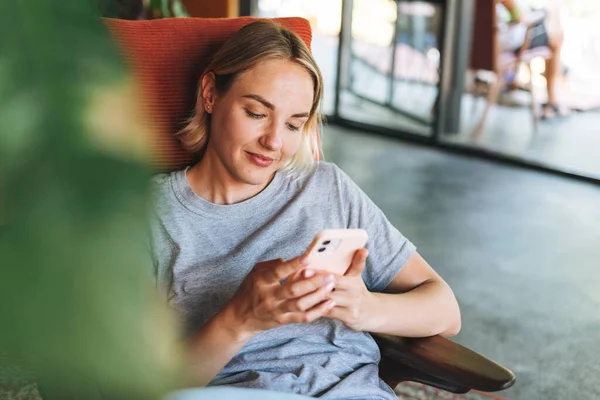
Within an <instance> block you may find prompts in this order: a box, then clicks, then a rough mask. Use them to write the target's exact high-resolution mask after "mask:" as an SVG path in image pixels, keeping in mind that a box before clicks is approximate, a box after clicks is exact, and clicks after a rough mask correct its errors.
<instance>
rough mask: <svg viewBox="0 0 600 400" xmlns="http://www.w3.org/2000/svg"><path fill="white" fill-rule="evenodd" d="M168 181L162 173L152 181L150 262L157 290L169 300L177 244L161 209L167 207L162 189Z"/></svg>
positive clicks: (149, 225)
mask: <svg viewBox="0 0 600 400" xmlns="http://www.w3.org/2000/svg"><path fill="white" fill-rule="evenodd" d="M166 182H167V180H166V177H165V176H162V175H159V176H156V177H155V178H153V181H152V201H151V206H150V210H149V213H148V214H149V218H148V255H149V257H148V262H149V264H150V265H149V266H150V270H151V272H152V274H153V278H154V281H155V283H156V289H157V291H158V292H159V294H160V295H161V297H163V298H164V299H167V300H168V298H169V295H170V290H171V286H172V284H173V270H172V266H171V263H172V260H173V255H174V253H175V248H176V246H175V245H174V243H173V241H172V239H171V237H170V236H169V234H168V232H167V230H166V228H165V226H164V224H163V223H162V218H161V209H164V208H165V204H163V203H164V202H165V200H164V197H165V196H164V195H163V193H162V190H163V189H164V186H165V185H166Z"/></svg>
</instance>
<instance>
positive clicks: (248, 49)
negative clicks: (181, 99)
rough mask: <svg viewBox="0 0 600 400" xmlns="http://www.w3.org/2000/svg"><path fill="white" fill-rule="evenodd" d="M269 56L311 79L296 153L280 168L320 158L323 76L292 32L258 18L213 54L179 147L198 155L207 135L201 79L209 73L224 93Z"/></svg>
mask: <svg viewBox="0 0 600 400" xmlns="http://www.w3.org/2000/svg"><path fill="white" fill-rule="evenodd" d="M270 59H286V60H290V61H293V62H295V63H297V64H299V65H300V66H302V67H303V68H304V69H305V70H306V71H307V72H308V73H309V74H310V76H311V77H312V80H313V103H312V106H311V109H310V113H309V117H308V120H307V121H306V123H305V124H304V127H303V131H302V141H301V144H300V147H299V148H298V150H297V151H296V153H295V154H294V155H293V156H292V158H291V159H290V161H288V163H287V164H286V165H285V166H284V168H283V170H284V171H288V172H291V171H294V170H307V169H310V167H312V166H313V165H314V162H315V159H316V158H317V159H320V158H322V150H321V143H320V141H319V138H318V131H319V128H320V127H321V122H322V114H321V112H320V105H321V99H322V96H323V77H322V76H321V71H320V70H319V67H318V66H317V63H316V62H315V60H314V58H313V57H312V55H311V53H310V50H309V49H308V47H307V46H306V44H304V41H303V40H302V39H301V38H300V37H299V36H298V35H296V34H295V33H294V32H292V31H290V30H289V29H286V28H284V27H282V26H281V25H279V24H276V23H275V22H271V21H266V20H259V21H256V22H253V23H251V24H248V25H246V26H244V27H243V28H242V29H240V30H239V31H238V32H237V33H235V34H234V35H233V36H232V37H231V38H229V39H228V40H227V41H226V42H225V43H224V44H223V46H222V47H221V48H220V49H219V50H218V51H217V53H215V55H214V56H213V58H212V61H211V62H210V64H209V65H208V66H207V67H206V69H205V70H204V72H203V74H202V77H200V80H199V84H198V94H197V98H196V107H195V110H194V114H193V116H192V117H191V118H190V119H189V120H188V123H187V125H186V126H185V128H183V129H182V130H181V131H180V132H178V133H177V136H178V138H179V140H180V142H181V144H182V146H183V148H184V149H185V150H187V151H189V152H191V153H194V154H201V152H203V151H204V150H205V149H206V146H207V145H208V140H209V138H210V114H208V113H206V112H205V111H204V106H203V98H202V78H203V77H204V76H205V75H206V74H208V73H210V72H212V73H214V74H215V86H216V90H217V92H218V93H221V94H223V93H226V92H227V90H229V88H230V87H231V85H232V84H233V82H234V80H235V78H236V77H237V76H238V75H239V74H240V73H242V72H244V71H247V70H249V69H251V68H253V67H254V66H256V65H257V64H258V63H260V62H262V61H266V60H270Z"/></svg>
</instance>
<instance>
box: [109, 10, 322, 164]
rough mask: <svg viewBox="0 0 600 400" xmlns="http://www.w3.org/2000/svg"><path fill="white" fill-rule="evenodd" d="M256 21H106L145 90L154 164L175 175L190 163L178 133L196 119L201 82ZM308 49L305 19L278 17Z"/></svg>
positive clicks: (250, 19)
mask: <svg viewBox="0 0 600 400" xmlns="http://www.w3.org/2000/svg"><path fill="white" fill-rule="evenodd" d="M256 19H257V18H252V17H240V18H231V19H224V18H167V19H158V20H149V21H127V20H118V19H104V22H105V23H106V24H107V26H108V28H109V31H110V32H111V34H112V36H113V38H114V39H115V41H116V42H117V44H118V45H119V47H120V48H121V51H122V52H123V55H124V57H125V60H126V61H127V62H128V64H129V65H130V66H131V68H132V69H133V76H134V79H135V82H136V84H137V85H138V88H139V89H140V90H141V94H142V95H141V96H140V99H141V101H142V102H143V107H144V111H145V117H147V118H150V121H148V122H149V123H150V124H151V126H153V128H154V131H155V133H156V134H155V135H152V136H150V139H149V140H150V141H151V143H150V148H151V150H152V152H153V154H155V156H154V158H153V160H152V163H153V165H154V166H155V167H156V168H157V169H158V170H161V171H172V170H176V169H180V168H183V167H184V166H186V165H189V164H190V163H192V161H193V158H194V155H193V154H190V153H187V152H186V151H184V150H183V149H182V148H181V146H180V145H179V142H178V140H177V139H176V138H175V137H174V134H175V133H176V132H178V131H179V130H180V129H181V128H182V127H183V126H184V124H185V121H186V120H187V119H188V118H189V117H190V116H191V115H192V112H193V110H194V103H195V100H196V90H197V85H198V79H199V78H200V75H201V74H202V71H203V70H204V68H205V67H206V66H207V65H208V63H209V61H210V59H211V56H212V54H214V53H215V52H216V50H217V49H219V48H220V47H221V45H222V44H223V42H225V40H226V39H227V38H229V37H230V36H232V35H233V34H234V33H235V32H236V31H238V30H239V29H240V28H241V27H243V26H244V25H247V24H249V23H250V22H253V21H255V20H256ZM273 20H274V21H276V22H278V23H280V24H281V25H282V26H284V27H286V28H288V29H290V30H292V31H294V32H295V33H296V34H298V35H299V36H300V37H301V38H302V40H304V42H305V43H306V44H307V46H309V48H310V42H311V39H312V32H311V28H310V24H309V22H308V21H307V20H305V19H303V18H298V17H293V18H274V19H273Z"/></svg>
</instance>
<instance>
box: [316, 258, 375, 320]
mask: <svg viewBox="0 0 600 400" xmlns="http://www.w3.org/2000/svg"><path fill="white" fill-rule="evenodd" d="M367 255H368V250H367V249H360V250H357V251H356V253H354V258H353V259H352V264H351V265H350V268H348V270H347V271H346V273H345V274H344V275H343V276H341V275H337V276H335V290H334V291H333V292H332V293H331V294H330V295H329V297H330V299H332V300H333V301H334V302H335V307H333V308H332V309H331V310H329V311H328V312H327V313H326V314H325V316H327V317H329V318H335V319H338V320H340V321H342V322H344V323H345V324H346V325H348V326H349V327H350V328H352V329H354V330H356V331H364V330H368V326H369V319H370V318H371V317H372V316H373V314H374V309H375V304H374V303H375V302H376V298H375V296H374V295H373V293H371V292H369V290H368V289H367V287H366V286H365V282H364V281H363V279H362V275H361V274H362V272H363V270H364V269H365V262H366V260H367Z"/></svg>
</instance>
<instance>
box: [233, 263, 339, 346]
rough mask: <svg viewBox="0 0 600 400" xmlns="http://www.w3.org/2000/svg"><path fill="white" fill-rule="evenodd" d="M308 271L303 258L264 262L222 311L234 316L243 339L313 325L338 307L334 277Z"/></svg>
mask: <svg viewBox="0 0 600 400" xmlns="http://www.w3.org/2000/svg"><path fill="white" fill-rule="evenodd" d="M305 268H306V265H305V264H303V260H302V258H301V257H297V258H294V259H292V260H288V261H285V260H283V259H279V260H270V261H265V262H261V263H258V264H256V265H255V266H254V268H252V270H251V271H250V273H249V274H248V275H247V276H246V278H245V279H244V281H243V282H242V284H241V285H240V288H239V289H238V290H237V292H236V293H235V295H234V296H233V298H232V299H231V300H230V302H229V303H228V304H227V306H226V307H225V309H224V310H223V311H224V312H227V313H229V315H230V316H231V317H233V320H234V321H235V322H236V326H237V327H238V329H240V330H241V331H238V333H240V334H241V335H242V337H246V338H249V337H252V336H254V335H255V334H257V333H259V332H261V331H264V330H267V329H271V328H275V327H277V326H281V325H285V324H289V323H294V322H311V321H314V320H315V319H317V318H319V317H322V316H323V315H324V314H326V313H327V311H329V310H330V309H331V308H332V307H334V306H335V303H334V302H333V301H332V300H330V299H329V295H330V293H331V291H332V290H333V289H334V281H335V280H334V277H333V275H331V274H317V273H315V271H313V270H311V269H305ZM288 277H289V279H288ZM292 277H293V278H292ZM284 280H285V282H283V281H284ZM282 282H283V283H282Z"/></svg>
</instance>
